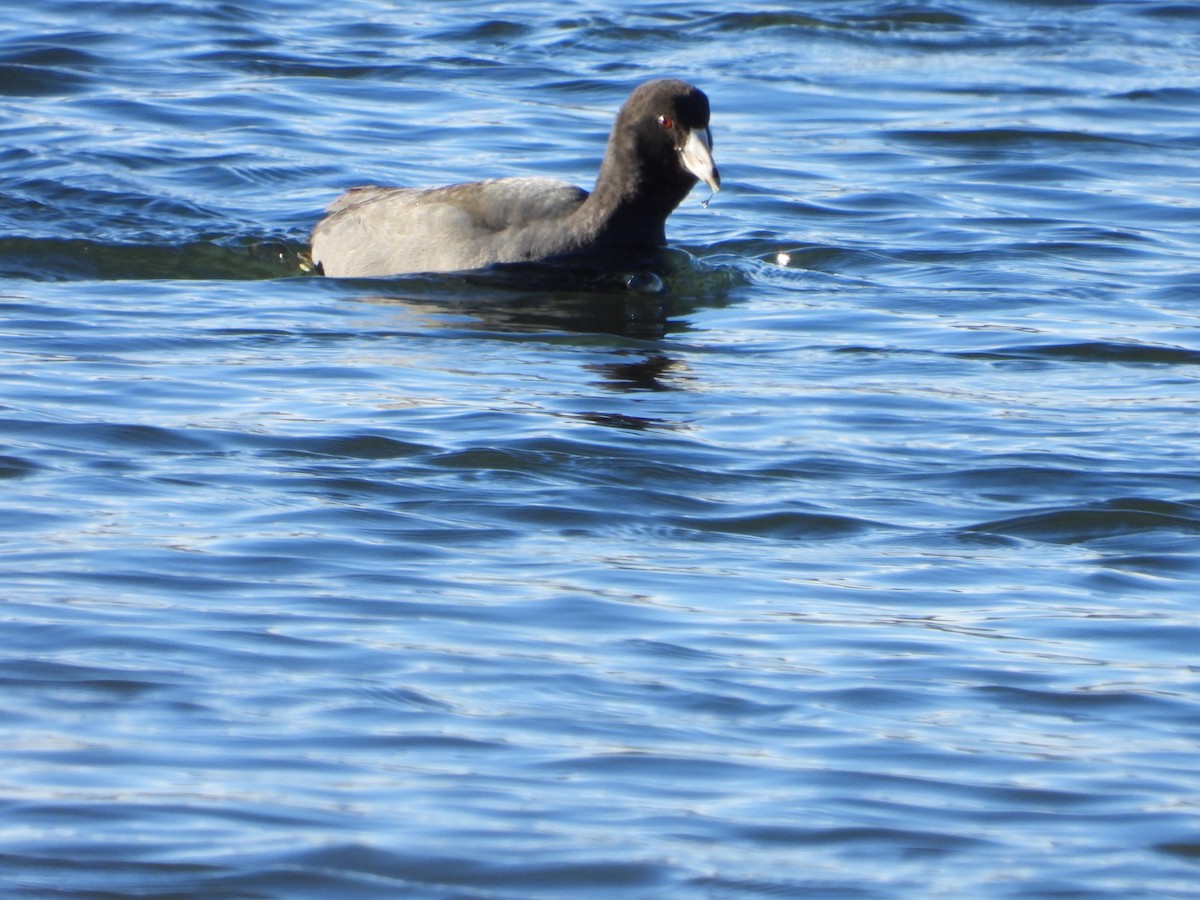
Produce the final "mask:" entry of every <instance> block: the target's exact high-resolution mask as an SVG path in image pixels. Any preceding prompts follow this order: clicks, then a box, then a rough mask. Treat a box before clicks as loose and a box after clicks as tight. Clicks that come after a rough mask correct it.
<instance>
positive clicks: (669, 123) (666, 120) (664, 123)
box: [658, 116, 675, 128]
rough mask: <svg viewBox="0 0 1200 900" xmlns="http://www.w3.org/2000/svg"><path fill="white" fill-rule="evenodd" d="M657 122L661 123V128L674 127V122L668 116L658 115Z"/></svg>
mask: <svg viewBox="0 0 1200 900" xmlns="http://www.w3.org/2000/svg"><path fill="white" fill-rule="evenodd" d="M658 124H659V125H661V126H662V127H663V128H674V127H675V123H674V122H672V121H671V117H670V116H659V117H658Z"/></svg>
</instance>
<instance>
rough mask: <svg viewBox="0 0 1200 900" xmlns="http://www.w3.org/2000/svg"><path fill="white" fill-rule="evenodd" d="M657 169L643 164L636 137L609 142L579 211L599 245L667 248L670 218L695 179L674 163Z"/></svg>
mask: <svg viewBox="0 0 1200 900" xmlns="http://www.w3.org/2000/svg"><path fill="white" fill-rule="evenodd" d="M666 163H667V164H663V163H662V162H660V163H658V164H655V162H653V161H647V160H645V159H642V158H639V156H638V154H637V153H636V152H635V147H634V137H633V135H632V134H629V133H626V134H625V135H624V136H623V139H621V138H618V137H617V132H616V131H614V133H613V135H612V136H610V137H609V142H608V148H607V152H606V153H605V154H604V162H603V163H602V164H601V166H600V174H599V176H598V177H597V178H596V186H595V188H594V189H593V190H592V193H591V196H589V197H588V199H587V200H586V201H585V202H584V204H583V205H582V206H581V207H580V209H579V213H578V215H581V216H583V217H584V218H585V219H586V220H587V221H588V223H589V226H591V228H594V229H595V232H594V233H595V235H596V238H597V240H598V241H600V242H601V243H612V244H625V245H633V246H638V247H659V246H662V245H663V244H665V243H666V222H667V217H668V216H669V215H670V214H671V213H672V211H673V210H674V209H675V207H677V206H678V205H679V204H680V203H681V202H682V201H683V198H684V197H686V196H687V194H688V191H690V190H691V189H692V186H693V185H695V183H696V179H695V178H694V177H693V176H692V175H691V174H690V173H688V172H686V171H685V170H684V169H683V168H682V167H681V166H680V165H679V164H678V162H677V161H676V160H674V159H670V160H667V161H666Z"/></svg>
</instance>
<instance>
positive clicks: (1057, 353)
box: [955, 341, 1200, 366]
mask: <svg viewBox="0 0 1200 900" xmlns="http://www.w3.org/2000/svg"><path fill="white" fill-rule="evenodd" d="M955 355H957V356H959V357H961V358H964V359H984V360H986V359H1041V360H1066V361H1069V362H1101V363H1121V364H1124V365H1172V366H1194V365H1200V351H1197V350H1189V349H1188V348H1186V347H1170V346H1165V345H1158V344H1133V343H1118V342H1113V341H1079V342H1074V343H1067V344H1028V345H1026V344H1019V345H1016V346H1012V347H998V348H996V349H994V350H988V351H982V352H980V351H971V352H968V353H960V354H955Z"/></svg>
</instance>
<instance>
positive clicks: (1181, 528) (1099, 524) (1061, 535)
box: [964, 497, 1200, 544]
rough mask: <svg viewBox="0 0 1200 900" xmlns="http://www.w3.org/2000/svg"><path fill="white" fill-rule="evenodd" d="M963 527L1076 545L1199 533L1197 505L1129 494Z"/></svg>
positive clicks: (970, 530) (969, 529)
mask: <svg viewBox="0 0 1200 900" xmlns="http://www.w3.org/2000/svg"><path fill="white" fill-rule="evenodd" d="M964 530H965V531H967V532H984V533H988V534H999V535H1005V536H1007V537H1015V538H1025V539H1029V540H1037V541H1046V542H1048V543H1054V544H1078V543H1084V542H1088V541H1093V540H1099V539H1103V538H1110V537H1121V536H1124V535H1132V534H1143V533H1146V532H1174V533H1182V534H1200V507H1197V506H1195V505H1193V504H1187V503H1173V502H1168V501H1163V500H1148V499H1142V498H1138V497H1133V498H1127V499H1119V500H1110V501H1108V502H1106V503H1099V504H1089V505H1086V506H1074V507H1063V508H1056V509H1047V510H1041V511H1039V512H1035V513H1028V514H1026V515H1020V516H1012V517H1009V518H1005V519H994V520H992V521H989V522H981V523H980V524H978V525H972V526H971V527H969V528H967V529H964Z"/></svg>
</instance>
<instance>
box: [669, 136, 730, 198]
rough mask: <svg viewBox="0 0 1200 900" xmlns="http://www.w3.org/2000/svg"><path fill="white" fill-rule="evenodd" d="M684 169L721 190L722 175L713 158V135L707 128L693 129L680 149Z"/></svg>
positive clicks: (714, 189) (714, 190)
mask: <svg viewBox="0 0 1200 900" xmlns="http://www.w3.org/2000/svg"><path fill="white" fill-rule="evenodd" d="M679 158H680V159H681V160H683V167H684V168H685V169H687V170H688V171H689V172H691V173H692V174H693V175H695V176H696V177H697V178H699V179H700V180H701V181H703V182H704V183H705V184H707V185H708V186H709V187H710V188H712V189H713V192H714V193H715V192H716V191H719V190H720V189H721V174H720V173H719V172H718V171H717V164H716V163H714V162H713V158H712V135H711V134H710V133H709V131H708V129H707V128H693V129H692V130H691V131H690V132H688V138H687V140H686V141H685V142H684V144H683V146H682V147H680V148H679Z"/></svg>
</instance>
